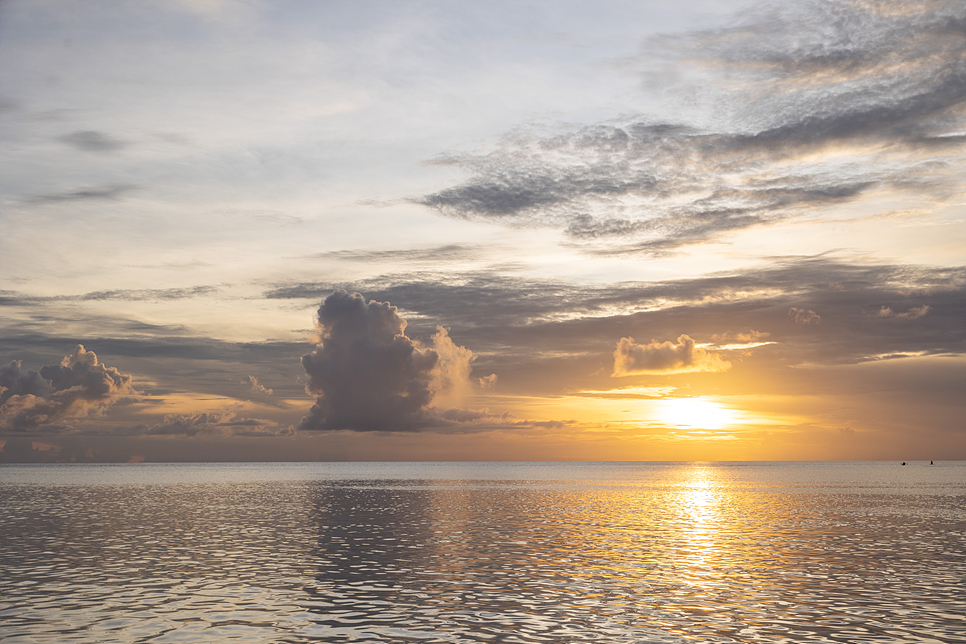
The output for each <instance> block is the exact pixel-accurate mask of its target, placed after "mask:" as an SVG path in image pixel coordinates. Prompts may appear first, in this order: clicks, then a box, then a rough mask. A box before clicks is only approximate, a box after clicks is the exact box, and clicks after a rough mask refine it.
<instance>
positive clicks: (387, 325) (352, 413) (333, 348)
mask: <svg viewBox="0 0 966 644" xmlns="http://www.w3.org/2000/svg"><path fill="white" fill-rule="evenodd" d="M318 323H319V329H320V333H321V340H322V341H321V343H320V344H319V346H318V347H316V349H315V351H313V352H312V353H309V354H306V355H305V356H303V357H302V366H303V367H305V371H306V373H307V374H308V375H309V383H308V386H307V387H306V389H307V391H309V392H311V393H312V394H315V395H317V396H318V401H317V402H316V404H315V405H314V406H313V407H312V410H311V412H310V413H309V415H308V416H306V417H305V418H303V419H302V424H301V426H300V429H355V430H362V431H367V430H370V431H371V430H386V429H390V430H392V429H396V430H407V429H414V428H416V427H418V426H419V425H420V424H423V423H425V421H426V418H425V415H424V414H425V411H424V410H425V409H426V408H427V407H428V406H429V403H430V400H431V399H432V397H433V393H432V389H431V387H430V381H431V380H432V372H433V369H434V368H435V367H436V363H437V362H438V361H439V355H438V354H437V353H436V351H434V350H432V349H428V348H420V347H418V346H416V345H415V344H414V343H413V341H412V340H411V339H410V338H408V337H407V336H406V334H405V331H406V321H405V320H403V319H402V318H401V317H399V315H398V313H397V310H396V307H394V306H392V305H390V304H389V303H388V302H376V301H374V300H371V301H369V302H366V300H365V298H363V297H362V296H361V295H360V294H358V293H353V294H349V293H348V292H346V291H337V292H335V293H332V294H331V295H330V296H328V297H327V298H325V300H324V301H323V302H322V306H320V307H319V311H318Z"/></svg>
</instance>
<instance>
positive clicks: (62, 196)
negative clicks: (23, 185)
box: [28, 184, 138, 204]
mask: <svg viewBox="0 0 966 644" xmlns="http://www.w3.org/2000/svg"><path fill="white" fill-rule="evenodd" d="M137 188H138V186H135V185H129V184H123V185H116V186H104V187H101V188H81V189H79V190H73V191H71V192H59V193H54V194H48V195H40V196H37V197H32V198H30V199H28V202H30V203H37V204H45V203H63V202H68V201H102V200H106V201H115V200H117V199H120V198H121V197H123V196H125V195H127V194H128V193H130V192H132V191H134V190H136V189H137Z"/></svg>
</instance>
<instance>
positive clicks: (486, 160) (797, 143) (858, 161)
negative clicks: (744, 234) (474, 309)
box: [414, 0, 966, 253]
mask: <svg viewBox="0 0 966 644" xmlns="http://www.w3.org/2000/svg"><path fill="white" fill-rule="evenodd" d="M964 25H966V5H963V4H962V3H961V2H957V1H955V0H945V1H943V0H940V1H937V2H930V3H925V4H923V3H920V4H917V5H915V6H914V7H912V6H910V5H908V3H904V2H890V1H887V2H881V3H874V4H870V3H864V2H859V1H858V0H856V1H854V2H846V3H839V2H822V1H816V2H809V3H806V4H804V5H796V6H782V7H780V8H767V7H766V8H760V7H759V8H758V9H757V11H756V13H755V14H754V15H749V16H746V17H744V18H743V19H742V20H741V21H740V22H738V24H737V25H736V26H733V27H729V28H725V29H721V30H717V31H705V32H699V33H692V34H683V35H678V36H666V37H662V38H658V39H655V40H654V41H652V42H650V43H649V44H648V47H647V48H646V54H645V57H644V59H646V60H647V61H649V63H648V64H651V65H654V64H655V63H654V62H653V61H654V60H656V59H661V60H663V61H665V63H666V68H665V69H662V70H660V71H661V73H657V72H656V71H655V70H651V74H650V76H649V81H651V82H656V80H657V79H663V82H669V81H668V78H670V77H687V78H692V79H693V77H694V75H695V72H694V71H693V70H701V73H699V74H698V76H700V77H701V78H700V80H699V81H693V82H694V83H695V84H692V85H690V86H689V90H690V92H691V94H694V95H697V96H698V98H697V99H693V100H697V101H698V102H700V101H702V100H703V101H705V102H706V103H707V104H708V105H709V106H713V108H714V110H715V113H716V117H715V119H714V122H713V125H705V126H701V127H698V126H696V125H685V124H680V123H669V122H660V121H655V120H652V119H647V118H643V117H629V118H623V119H618V120H615V121H613V122H609V123H602V124H596V125H590V126H586V127H580V128H576V129H574V128H569V127H562V128H560V130H559V131H556V132H554V131H549V130H543V131H541V130H537V129H532V128H521V129H520V130H518V131H516V132H514V133H513V134H512V135H510V136H508V137H506V139H505V140H504V141H503V142H502V143H501V144H500V145H499V147H498V148H497V149H496V150H495V151H493V152H491V153H489V154H486V155H475V154H448V155H442V156H440V157H437V158H436V159H435V160H434V162H435V163H438V164H443V165H453V166H458V167H462V168H464V169H466V170H468V171H469V172H470V178H469V179H468V180H467V181H465V182H464V183H462V184H460V185H456V186H453V187H449V188H445V189H442V190H439V191H437V192H435V193H432V194H428V195H424V196H422V197H419V198H416V199H415V200H414V201H416V202H418V203H421V204H423V205H425V206H428V207H430V208H433V209H435V210H437V211H439V212H440V213H442V214H445V215H448V216H452V217H457V218H464V219H476V220H485V221H494V222H499V223H503V224H507V225H513V226H549V227H555V228H561V229H563V230H564V231H565V232H566V233H567V234H568V235H569V236H570V237H572V238H573V239H574V240H575V241H577V242H583V243H591V242H594V241H595V240H601V241H606V242H607V244H606V245H603V246H599V247H598V248H597V249H598V250H602V251H603V252H650V253H660V252H665V251H667V250H668V249H673V248H674V247H676V246H680V245H682V244H685V243H689V242H694V241H700V240H706V239H710V238H713V237H715V236H716V235H718V234H720V233H722V232H726V231H730V230H736V229H741V228H746V227H748V226H753V225H756V224H761V223H768V222H774V221H778V220H781V219H786V218H789V217H796V216H800V215H802V214H804V213H807V212H811V211H813V210H814V209H816V208H819V207H827V206H830V205H834V204H840V203H844V202H847V201H849V200H852V199H855V198H857V197H859V196H861V195H863V194H864V193H867V192H870V191H883V190H885V191H892V190H911V191H917V190H923V189H925V188H928V191H929V194H930V196H931V197H933V198H936V197H941V196H943V195H948V194H955V193H957V192H959V191H961V188H962V186H961V185H960V183H959V179H957V178H955V177H953V176H952V174H953V168H955V167H957V165H958V164H959V163H961V162H962V160H963V156H964V143H966V138H964V135H963V131H964V124H966V27H964ZM833 150H834V151H835V154H828V155H826V154H825V153H826V152H830V151H833ZM843 152H844V153H845V154H844V155H843ZM614 240H618V241H619V242H620V245H619V246H616V247H615V245H614ZM591 246H592V247H597V246H598V245H594V244H591Z"/></svg>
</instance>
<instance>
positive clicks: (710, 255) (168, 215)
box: [0, 0, 966, 462]
mask: <svg viewBox="0 0 966 644" xmlns="http://www.w3.org/2000/svg"><path fill="white" fill-rule="evenodd" d="M0 168H2V172H0V306H2V308H0V405H2V406H0V443H2V444H3V450H2V453H0V460H2V461H6V462H11V461H12V462H18V461H20V462H22V461H58V460H59V461H69V460H76V461H121V462H123V461H141V460H146V461H165V460H167V461H172V460H174V461H178V460H189V461H218V460H309V461H312V460H561V459H566V460H575V459H576V460H746V459H747V460H761V459H768V460H779V459H796V460H797V459H806V460H811V459H815V460H826V459H856V460H858V459H896V460H916V459H925V460H929V459H937V460H964V459H966V402H964V401H966V267H964V264H966V261H964V260H966V3H963V2H962V1H961V0H946V1H944V0H938V1H930V0H923V1H922V2H915V3H913V2H905V1H895V2H892V1H889V0H884V1H881V2H879V1H859V0H854V1H852V2H849V1H848V0H841V1H834V2H790V1H787V2H781V3H774V4H748V3H745V2H737V1H731V0H724V1H715V2H712V1H710V0H682V1H680V2H673V3H671V2H666V1H661V2H657V1H653V2H651V1H641V0H633V1H631V0H628V1H626V2H618V1H613V2H607V1H603V2H593V3H589V2H567V1H554V2H550V1H544V2H519V1H514V2H486V3H484V2H453V1H442V0H440V1H428V2H375V1H367V0H359V1H353V2H259V1H257V0H252V1H245V2H231V1H228V0H225V1H218V0H208V1H202V0H199V1H187V0H185V1H181V2H170V1H165V2H160V1H158V2H95V3H90V2H65V1H62V0H58V1H57V2H44V1H36V2H25V1H22V2H21V1H16V0H14V1H12V2H5V3H2V4H0Z"/></svg>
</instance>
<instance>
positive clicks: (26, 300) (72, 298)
mask: <svg viewBox="0 0 966 644" xmlns="http://www.w3.org/2000/svg"><path fill="white" fill-rule="evenodd" d="M217 291H218V288H217V287H215V286H193V287H189V288H164V289H154V288H149V289H118V290H111V291H91V292H89V293H82V294H80V295H51V296H44V297H38V296H32V295H27V294H25V293H20V292H17V291H0V306H33V305H36V304H41V303H45V302H89V301H99V300H129V301H161V300H183V299H187V298H192V297H204V296H209V295H212V294H214V293H216V292H217Z"/></svg>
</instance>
